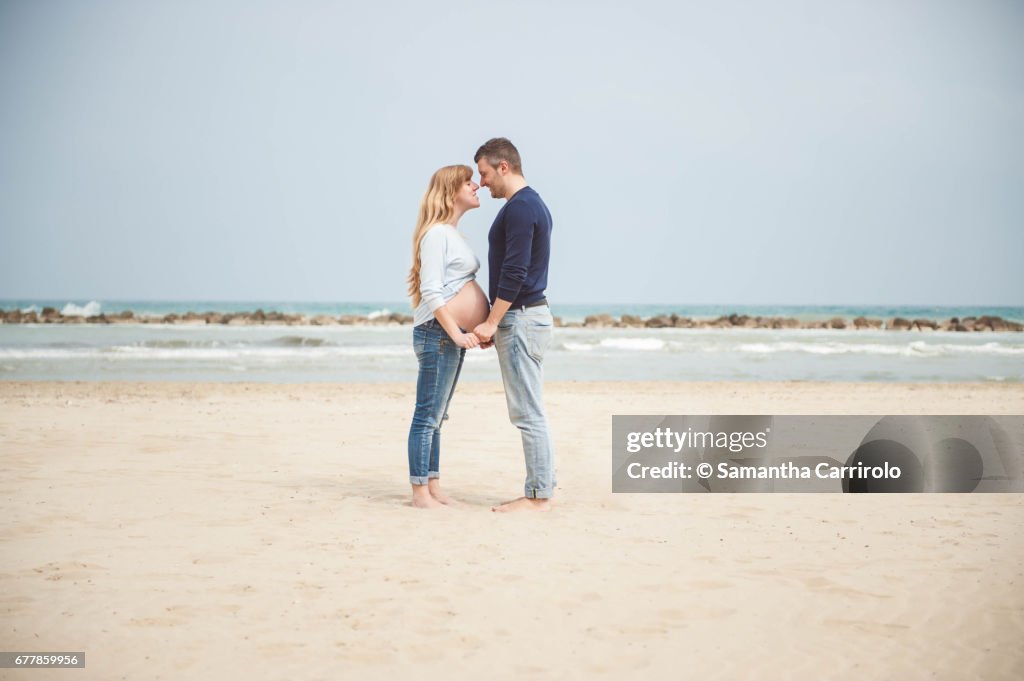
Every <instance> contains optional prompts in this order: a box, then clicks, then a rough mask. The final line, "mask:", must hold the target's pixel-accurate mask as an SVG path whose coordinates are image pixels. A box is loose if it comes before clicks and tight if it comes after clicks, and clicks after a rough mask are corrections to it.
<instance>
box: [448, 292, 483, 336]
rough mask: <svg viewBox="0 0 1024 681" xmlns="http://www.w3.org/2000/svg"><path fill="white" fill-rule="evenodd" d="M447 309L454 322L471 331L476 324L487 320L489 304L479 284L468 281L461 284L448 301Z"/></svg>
mask: <svg viewBox="0 0 1024 681" xmlns="http://www.w3.org/2000/svg"><path fill="white" fill-rule="evenodd" d="M448 311H449V312H451V313H452V316H453V317H455V321H456V323H458V325H459V326H460V327H462V329H464V330H466V331H472V330H473V327H475V326H476V325H477V324H482V323H483V322H485V321H487V315H488V314H489V313H490V311H491V305H490V303H488V302H487V296H485V295H484V292H483V290H481V288H480V285H479V284H477V283H476V282H475V281H470V282H468V283H466V284H465V285H463V287H462V288H461V289H459V292H458V293H456V294H455V297H454V298H452V299H451V300H449V301H448Z"/></svg>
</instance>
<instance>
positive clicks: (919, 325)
mask: <svg viewBox="0 0 1024 681" xmlns="http://www.w3.org/2000/svg"><path fill="white" fill-rule="evenodd" d="M938 327H939V325H938V324H936V323H935V322H933V321H932V320H930V319H915V320H914V321H913V323H912V324H911V328H915V329H917V330H918V331H925V330H928V331H934V330H935V329H937V328H938Z"/></svg>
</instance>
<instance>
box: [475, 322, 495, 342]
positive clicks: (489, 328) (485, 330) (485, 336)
mask: <svg viewBox="0 0 1024 681" xmlns="http://www.w3.org/2000/svg"><path fill="white" fill-rule="evenodd" d="M497 330H498V325H497V324H491V323H489V322H482V323H480V324H477V325H476V328H475V329H473V333H474V334H476V337H477V338H479V339H480V340H481V342H483V343H487V347H490V346H491V345H494V332H495V331H497Z"/></svg>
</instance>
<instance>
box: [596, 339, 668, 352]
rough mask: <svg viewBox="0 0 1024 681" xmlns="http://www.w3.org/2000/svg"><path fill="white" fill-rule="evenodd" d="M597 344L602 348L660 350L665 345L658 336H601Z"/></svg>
mask: <svg viewBox="0 0 1024 681" xmlns="http://www.w3.org/2000/svg"><path fill="white" fill-rule="evenodd" d="M599 345H600V346H601V347H602V348H614V349H616V350H645V351H650V350H661V349H662V348H664V347H665V341H663V340H662V339H660V338H602V339H601V342H600V343H599Z"/></svg>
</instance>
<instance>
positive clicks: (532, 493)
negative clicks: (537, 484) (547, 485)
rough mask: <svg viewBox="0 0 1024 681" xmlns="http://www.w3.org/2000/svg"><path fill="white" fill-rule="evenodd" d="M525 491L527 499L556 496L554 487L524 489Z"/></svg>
mask: <svg viewBox="0 0 1024 681" xmlns="http://www.w3.org/2000/svg"><path fill="white" fill-rule="evenodd" d="M523 493H524V494H523V496H525V497H526V498H527V499H550V498H551V497H553V496H555V490H553V489H524V490H523Z"/></svg>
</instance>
